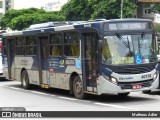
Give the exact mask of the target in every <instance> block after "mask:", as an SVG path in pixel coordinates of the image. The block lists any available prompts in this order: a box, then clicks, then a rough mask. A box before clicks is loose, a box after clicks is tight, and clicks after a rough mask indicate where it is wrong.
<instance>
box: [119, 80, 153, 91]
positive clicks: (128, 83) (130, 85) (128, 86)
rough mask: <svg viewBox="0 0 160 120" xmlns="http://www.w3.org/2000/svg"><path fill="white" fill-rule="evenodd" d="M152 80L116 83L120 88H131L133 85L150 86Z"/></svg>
mask: <svg viewBox="0 0 160 120" xmlns="http://www.w3.org/2000/svg"><path fill="white" fill-rule="evenodd" d="M152 82H153V79H150V80H147V81H143V82H119V83H118V85H119V86H120V87H121V89H132V86H133V85H141V86H142V88H144V87H150V86H151V84H152Z"/></svg>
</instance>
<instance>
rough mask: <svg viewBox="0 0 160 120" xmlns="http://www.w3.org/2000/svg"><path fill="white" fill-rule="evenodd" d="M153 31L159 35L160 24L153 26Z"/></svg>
mask: <svg viewBox="0 0 160 120" xmlns="http://www.w3.org/2000/svg"><path fill="white" fill-rule="evenodd" d="M155 30H156V32H158V33H160V23H156V24H155Z"/></svg>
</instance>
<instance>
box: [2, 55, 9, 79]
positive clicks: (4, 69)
mask: <svg viewBox="0 0 160 120" xmlns="http://www.w3.org/2000/svg"><path fill="white" fill-rule="evenodd" d="M2 64H3V76H4V77H5V78H6V79H9V74H8V62H7V57H6V56H4V57H3V59H2Z"/></svg>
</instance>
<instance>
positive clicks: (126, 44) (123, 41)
mask: <svg viewBox="0 0 160 120" xmlns="http://www.w3.org/2000/svg"><path fill="white" fill-rule="evenodd" d="M116 36H117V37H118V38H119V39H120V40H121V42H122V43H123V45H124V46H125V47H127V48H128V47H129V44H128V43H126V41H125V39H124V38H123V37H122V35H121V34H120V33H116Z"/></svg>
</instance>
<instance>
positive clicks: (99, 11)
mask: <svg viewBox="0 0 160 120" xmlns="http://www.w3.org/2000/svg"><path fill="white" fill-rule="evenodd" d="M123 2H124V4H123V18H128V17H133V16H134V10H135V8H136V4H135V3H133V2H132V0H123ZM120 11H121V0H118V1H117V0H101V2H99V4H97V5H95V7H94V13H93V14H92V15H91V16H92V19H96V18H106V19H114V18H120V15H121V13H120Z"/></svg>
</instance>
